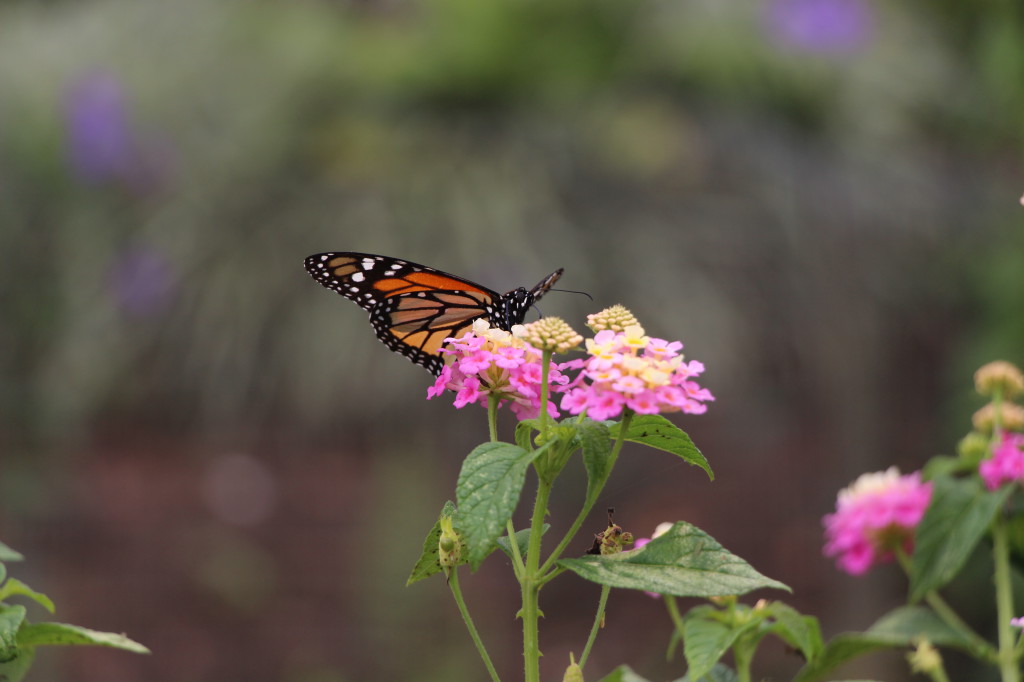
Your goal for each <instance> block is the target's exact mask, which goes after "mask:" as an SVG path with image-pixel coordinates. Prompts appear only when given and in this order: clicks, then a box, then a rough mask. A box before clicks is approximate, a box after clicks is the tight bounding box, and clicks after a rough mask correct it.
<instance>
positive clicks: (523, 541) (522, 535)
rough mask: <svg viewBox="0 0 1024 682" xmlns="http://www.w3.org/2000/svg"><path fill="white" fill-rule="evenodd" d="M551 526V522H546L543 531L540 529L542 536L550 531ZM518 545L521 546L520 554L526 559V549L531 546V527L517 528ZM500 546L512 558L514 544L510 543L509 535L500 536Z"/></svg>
mask: <svg viewBox="0 0 1024 682" xmlns="http://www.w3.org/2000/svg"><path fill="white" fill-rule="evenodd" d="M550 527H551V524H550V523H545V524H544V527H543V528H541V531H540V534H541V537H543V536H544V533H547V532H548V528H550ZM516 545H518V546H519V556H521V557H523V559H526V550H527V548H528V547H529V546H530V529H529V528H524V529H522V530H517V531H516ZM498 547H499V548H500V549H501V551H502V552H504V553H505V554H507V555H508V557H509V558H510V559H511V558H512V545H511V544H509V541H508V535H507V534H505V535H502V536H501V537H499V538H498Z"/></svg>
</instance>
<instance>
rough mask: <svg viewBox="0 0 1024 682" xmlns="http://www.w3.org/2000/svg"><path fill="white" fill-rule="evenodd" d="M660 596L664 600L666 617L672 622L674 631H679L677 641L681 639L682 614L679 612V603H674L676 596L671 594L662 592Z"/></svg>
mask: <svg viewBox="0 0 1024 682" xmlns="http://www.w3.org/2000/svg"><path fill="white" fill-rule="evenodd" d="M661 598H662V599H664V600H665V608H667V609H668V617H669V618H671V619H672V624H673V625H674V626H675V628H676V632H678V633H679V641H680V642H682V641H683V616H682V614H680V613H679V605H678V604H676V598H675V597H673V596H672V595H671V594H663V595H661Z"/></svg>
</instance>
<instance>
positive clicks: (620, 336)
mask: <svg viewBox="0 0 1024 682" xmlns="http://www.w3.org/2000/svg"><path fill="white" fill-rule="evenodd" d="M682 347H683V344H682V343H680V342H679V341H673V342H671V343H670V342H668V341H665V340H663V339H655V338H652V337H650V336H647V335H646V334H644V330H643V328H642V327H640V326H639V325H633V326H630V327H626V329H625V331H621V332H615V331H612V330H609V329H605V330H602V331H599V332H598V333H597V334H596V335H595V336H594V338H593V339H587V352H588V353H589V354H590V358H589V359H586V360H573V361H570V362H567V363H564V364H563V365H562V366H561V367H562V369H580V370H581V371H580V373H579V374H578V375H577V377H576V379H575V381H574V382H573V383H572V384H570V385H569V386H567V387H566V388H565V393H564V395H563V397H562V402H561V407H562V409H563V410H566V411H567V412H569V413H570V414H580V413H581V412H583V411H584V410H586V412H587V416H589V417H590V418H592V419H598V420H602V419H614V418H615V417H618V416H619V415H620V414H622V411H623V409H625V408H629V409H631V410H633V411H634V412H636V413H637V414H660V413H663V412H679V411H682V412H687V413H689V414H703V413H704V412H706V411H707V405H705V404H704V403H705V402H706V401H710V400H714V399H715V398H714V396H713V395H711V392H710V391H709V390H707V389H706V388H702V387H701V386H700V385H698V384H697V382H696V381H694V380H693V378H694V377H696V376H697V375H699V374H700V373H701V372H703V371H704V365H703V364H702V363H700V362H697V361H696V360H693V361H690V362H684V361H683V356H682V355H680V353H679V351H680V350H681V349H682Z"/></svg>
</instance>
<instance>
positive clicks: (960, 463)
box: [921, 455, 977, 481]
mask: <svg viewBox="0 0 1024 682" xmlns="http://www.w3.org/2000/svg"><path fill="white" fill-rule="evenodd" d="M976 467H977V464H972V463H971V462H970V461H968V460H966V459H964V458H963V457H951V456H949V455H936V456H935V457H932V458H931V459H930V460H928V463H927V464H925V465H924V468H922V469H921V477H922V478H924V480H926V481H930V480H932V479H935V478H939V477H940V476H952V475H954V474H960V473H965V472H967V471H970V470H971V469H972V468H976Z"/></svg>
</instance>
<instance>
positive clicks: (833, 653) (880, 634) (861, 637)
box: [793, 606, 970, 682]
mask: <svg viewBox="0 0 1024 682" xmlns="http://www.w3.org/2000/svg"><path fill="white" fill-rule="evenodd" d="M918 639H928V640H929V641H930V642H931V643H932V644H935V645H938V646H949V647H954V648H958V649H964V650H967V649H969V647H970V643H969V642H968V641H967V640H966V639H965V638H964V637H963V636H961V635H960V633H958V632H957V631H956V630H953V629H952V628H950V627H949V626H948V625H946V624H945V623H944V622H942V619H940V618H939V617H938V616H937V615H935V613H934V612H932V611H931V609H927V608H924V607H920V606H903V607H900V608H898V609H895V610H893V611H891V612H889V613H888V614H886V615H885V616H883V617H882V618H881V619H879V620H878V621H877V622H876V623H875V624H874V625H872V626H871V627H870V628H869V629H868V631H867V632H863V633H860V632H850V633H844V634H841V635H836V636H835V637H833V638H832V639H831V640H829V642H828V644H827V645H825V648H824V650H823V651H822V652H821V655H820V656H818V657H817V658H816V659H815V660H813V661H810V662H808V663H807V665H805V666H804V667H803V668H801V670H800V672H799V673H798V674H797V676H796V677H795V678H793V682H811V681H812V680H819V679H822V678H823V677H824V676H825V675H827V674H828V673H829V672H831V671H832V670H834V669H835V668H837V667H839V666H840V665H842V664H843V663H846V662H847V661H850V660H853V659H854V658H858V657H860V656H863V655H865V654H868V653H871V652H872V651H878V650H879V649H892V648H903V647H909V646H913V645H914V644H915V643H916V641H917V640H918Z"/></svg>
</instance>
